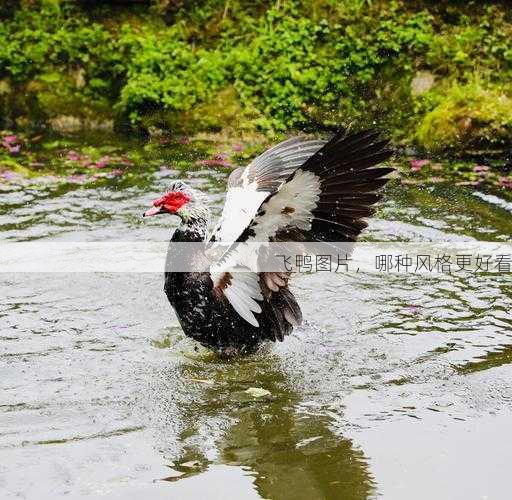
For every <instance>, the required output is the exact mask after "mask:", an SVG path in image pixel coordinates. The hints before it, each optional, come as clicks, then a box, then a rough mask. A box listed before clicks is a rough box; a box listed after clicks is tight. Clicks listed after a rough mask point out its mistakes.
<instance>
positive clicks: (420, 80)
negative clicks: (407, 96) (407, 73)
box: [411, 71, 436, 96]
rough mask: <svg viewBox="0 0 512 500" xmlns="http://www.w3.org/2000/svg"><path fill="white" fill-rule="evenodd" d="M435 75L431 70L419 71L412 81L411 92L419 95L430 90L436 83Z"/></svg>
mask: <svg viewBox="0 0 512 500" xmlns="http://www.w3.org/2000/svg"><path fill="white" fill-rule="evenodd" d="M435 80H436V79H435V76H434V75H433V74H432V73H431V72H430V71H418V72H417V73H416V76H415V77H414V78H413V79H412V82H411V93H412V95H414V96H418V95H421V94H424V93H425V92H428V91H429V90H430V89H431V88H432V87H433V86H434V83H435Z"/></svg>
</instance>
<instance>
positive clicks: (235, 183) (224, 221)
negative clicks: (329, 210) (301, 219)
mask: <svg viewBox="0 0 512 500" xmlns="http://www.w3.org/2000/svg"><path fill="white" fill-rule="evenodd" d="M324 144H325V141H322V140H305V139H302V138H300V137H294V138H292V139H288V140H287V141H284V142H281V143H280V144H277V145H276V146H274V147H272V148H270V149H268V150H267V151H265V152H264V153H262V154H261V155H260V156H258V157H257V158H255V159H254V160H253V161H252V162H251V163H250V164H249V165H248V166H247V167H245V168H243V167H242V168H238V169H236V170H234V171H233V172H232V173H231V175H230V176H229V179H228V192H227V193H226V201H225V203H224V208H223V210H222V215H221V218H220V221H219V223H218V224H217V226H216V227H215V229H214V230H213V232H212V234H211V236H210V238H209V239H210V241H221V242H234V241H237V240H238V238H239V237H240V235H241V234H242V233H243V231H244V230H245V229H246V228H247V227H248V226H249V225H250V224H251V222H252V220H253V219H254V217H255V216H256V214H257V212H258V210H259V209H260V207H261V204H262V203H263V202H264V201H265V200H266V199H267V198H268V197H269V196H271V195H272V194H274V193H276V192H277V191H278V190H279V189H280V187H281V186H282V185H283V184H284V183H285V182H286V181H287V180H288V179H289V177H290V176H291V175H292V174H293V172H295V170H296V169H297V167H299V166H300V165H302V164H303V163H304V162H305V161H306V160H307V159H308V158H310V157H311V156H312V155H313V154H314V153H316V152H317V151H318V150H319V149H320V148H321V147H322V146H323V145H324Z"/></svg>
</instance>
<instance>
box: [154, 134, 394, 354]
mask: <svg viewBox="0 0 512 500" xmlns="http://www.w3.org/2000/svg"><path fill="white" fill-rule="evenodd" d="M387 142H388V141H386V140H381V139H380V138H379V134H378V133H376V132H374V131H363V132H358V133H353V134H350V133H346V132H345V131H341V132H339V133H337V134H335V135H334V136H333V137H331V139H330V140H321V139H305V138H300V137H297V138H292V139H289V140H287V141H284V142H283V143H280V144H278V145H276V146H274V147H273V148H271V149H269V150H267V151H266V152H264V153H263V154H262V155H260V156H259V157H257V158H255V159H254V160H253V161H252V162H251V163H250V164H249V165H248V166H247V167H245V168H238V169H236V170H234V171H233V172H232V173H231V175H230V177H229V180H228V191H227V194H226V201H225V205H224V209H223V212H222V216H221V219H220V221H219V223H218V224H217V226H216V227H215V229H214V230H213V231H212V232H211V233H210V234H208V233H207V227H208V226H209V217H210V215H209V210H208V207H207V204H206V203H205V200H204V197H203V195H201V193H199V192H198V191H196V190H195V189H192V188H190V187H189V186H187V185H186V184H184V183H183V182H181V181H176V182H173V183H172V184H171V186H170V187H169V190H168V191H167V192H166V193H165V194H164V195H163V196H162V197H160V198H158V199H157V200H155V201H154V202H153V208H151V209H149V210H148V211H146V212H145V214H144V215H145V216H152V215H157V214H163V213H168V214H172V215H177V216H178V217H180V219H181V225H180V226H179V227H178V229H176V230H175V232H174V233H173V235H172V238H171V242H170V246H169V251H168V255H167V266H166V272H165V287H164V290H165V294H166V295H167V298H168V300H169V302H170V304H171V305H172V307H173V308H174V310H175V312H176V315H177V317H178V320H179V322H180V325H181V327H182V328H183V331H184V333H185V335H187V336H189V337H191V338H193V339H194V340H196V341H197V342H199V343H200V344H202V345H204V346H206V347H208V348H210V349H212V350H214V351H216V352H218V353H219V354H223V355H233V354H241V353H249V352H253V351H254V350H255V349H257V347H258V346H259V345H261V344H262V343H264V342H266V341H282V340H284V338H285V337H286V336H287V335H288V334H290V333H291V332H292V330H293V328H294V327H295V326H297V325H300V323H301V322H302V313H301V310H300V307H299V305H298V304H297V301H296V299H295V297H294V296H293V294H292V292H291V291H290V289H289V287H288V280H289V278H290V277H291V273H289V272H281V271H258V270H253V269H252V268H250V267H249V266H246V267H245V272H236V271H237V270H239V269H240V268H243V267H244V265H245V264H246V263H244V262H243V258H242V254H238V253H237V252H236V248H237V247H236V245H237V244H240V243H242V244H245V243H257V244H260V243H265V244H267V243H272V242H279V244H283V243H284V244H286V243H287V242H322V243H325V242H327V243H329V242H353V241H356V239H357V237H358V235H359V233H360V232H361V231H362V230H363V229H364V228H365V227H366V225H367V224H366V222H365V221H364V220H363V219H364V218H365V217H368V216H370V215H371V214H372V213H373V207H372V205H374V204H375V203H376V202H377V201H378V200H379V199H380V196H381V195H380V194H379V193H378V191H379V190H380V188H381V187H382V186H383V185H384V184H385V183H386V182H387V180H388V179H387V178H386V177H385V176H386V174H388V173H389V172H391V171H392V170H393V169H392V168H385V167H384V168H382V167H378V168H375V166H376V165H377V164H379V163H380V162H382V161H384V160H386V159H387V158H389V156H390V155H391V150H389V149H388V148H387V147H386V145H387ZM182 243H183V244H187V243H196V244H199V245H197V246H194V245H192V246H187V245H180V244H182ZM221 244H222V245H223V246H222V245H221ZM208 245H210V246H211V245H213V246H215V245H221V248H222V249H223V250H222V251H223V252H225V253H223V254H222V256H221V257H220V258H219V259H218V260H217V261H215V262H213V263H212V262H209V261H208V259H207V258H206V253H205V252H204V248H205V246H208ZM226 247H227V250H224V248H226ZM233 255H234V256H235V257H233ZM230 259H231V263H230V265H229V266H231V267H229V266H228V262H229V261H230ZM233 259H234V262H233ZM236 259H242V261H240V260H238V261H237V260H236ZM178 262H179V263H180V265H183V264H185V265H184V266H183V267H182V268H179V265H178V266H176V265H173V264H176V263H178ZM198 262H199V263H201V264H202V265H200V266H195V264H197V263H198ZM190 264H194V265H190ZM196 269H198V270H197V271H196Z"/></svg>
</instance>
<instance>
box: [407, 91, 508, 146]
mask: <svg viewBox="0 0 512 500" xmlns="http://www.w3.org/2000/svg"><path fill="white" fill-rule="evenodd" d="M437 100H438V104H437V106H435V108H434V109H433V110H432V111H430V112H429V113H427V114H426V115H425V117H424V118H423V120H422V122H421V124H420V126H419V127H418V130H417V133H416V135H417V140H418V142H419V143H420V144H421V145H422V146H424V147H426V148H428V149H430V150H441V149H449V148H461V147H482V146H485V145H497V146H500V145H503V144H506V142H507V140H509V138H510V136H511V135H512V99H511V98H510V97H508V96H507V95H505V94H504V93H503V92H501V91H500V90H497V89H492V88H484V87H482V85H481V84H480V83H479V82H478V81H476V82H471V83H469V84H467V85H459V84H454V85H453V86H452V87H451V88H450V89H448V90H447V91H446V92H444V93H442V94H439V95H438V96H437Z"/></svg>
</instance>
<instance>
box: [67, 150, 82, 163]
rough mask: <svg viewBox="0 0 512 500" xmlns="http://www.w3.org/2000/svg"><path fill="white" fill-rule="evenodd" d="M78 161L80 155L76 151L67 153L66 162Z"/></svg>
mask: <svg viewBox="0 0 512 500" xmlns="http://www.w3.org/2000/svg"><path fill="white" fill-rule="evenodd" d="M79 159H80V154H79V153H77V152H76V151H68V160H71V161H78V160H79Z"/></svg>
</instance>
